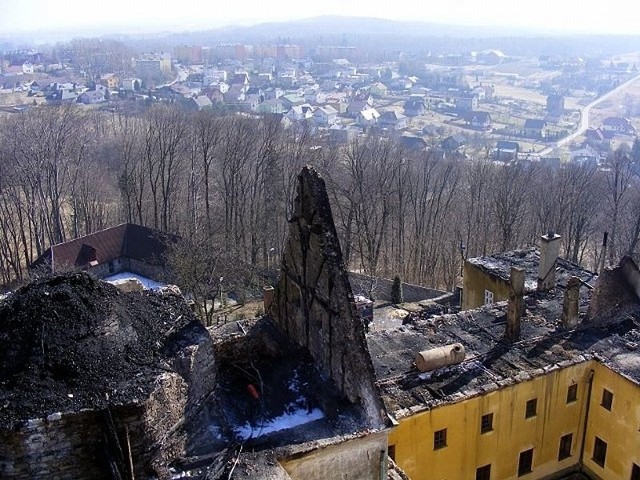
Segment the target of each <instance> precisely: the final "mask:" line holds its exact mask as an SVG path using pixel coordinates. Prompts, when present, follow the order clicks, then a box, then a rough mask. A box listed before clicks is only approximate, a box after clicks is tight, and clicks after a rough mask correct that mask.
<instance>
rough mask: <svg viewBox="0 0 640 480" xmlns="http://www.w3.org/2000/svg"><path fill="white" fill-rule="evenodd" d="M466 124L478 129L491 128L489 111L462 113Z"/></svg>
mask: <svg viewBox="0 0 640 480" xmlns="http://www.w3.org/2000/svg"><path fill="white" fill-rule="evenodd" d="M464 121H465V122H466V124H467V125H469V126H471V127H472V128H475V129H478V130H491V115H490V114H489V112H481V111H477V112H467V113H466V114H465V115H464Z"/></svg>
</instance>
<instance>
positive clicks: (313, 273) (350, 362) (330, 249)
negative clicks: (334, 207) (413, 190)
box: [271, 167, 384, 426]
mask: <svg viewBox="0 0 640 480" xmlns="http://www.w3.org/2000/svg"><path fill="white" fill-rule="evenodd" d="M271 313H272V315H273V317H274V319H275V321H276V323H278V324H279V326H280V327H281V328H282V329H283V330H285V332H286V333H287V335H288V336H289V337H290V338H291V339H292V340H293V341H294V342H296V343H297V344H298V345H300V346H302V347H305V348H307V349H308V350H309V352H310V353H311V355H312V357H313V358H314V360H315V361H316V362H317V363H318V367H319V369H320V370H321V371H322V372H323V373H324V374H325V375H327V376H328V377H330V378H331V379H332V380H333V381H334V383H335V384H336V385H337V387H338V389H339V390H340V391H341V392H342V394H343V395H345V396H346V397H347V398H348V399H349V400H350V401H351V402H353V403H355V404H359V405H361V406H362V407H363V408H364V410H365V412H366V416H367V418H368V419H369V421H370V422H371V423H372V424H375V425H376V426H378V425H381V424H382V423H383V418H384V407H383V406H382V402H381V400H380V396H379V392H378V389H377V387H376V385H375V381H374V374H373V364H372V362H371V357H370V355H369V351H368V349H367V344H366V340H365V332H364V325H363V324H362V322H361V321H360V319H359V318H358V315H357V312H356V306H355V302H354V299H353V293H352V291H351V286H350V284H349V278H348V276H347V271H346V269H345V267H344V263H343V260H342V252H341V250H340V245H339V243H338V236H337V234H336V229H335V225H334V223H333V217H332V214H331V208H330V205H329V199H328V196H327V192H326V189H325V184H324V180H322V178H321V177H320V176H319V175H318V173H317V172H316V171H315V170H313V169H312V168H311V167H305V168H304V169H303V170H302V172H301V173H300V175H299V177H298V187H297V196H296V200H295V205H294V213H293V217H292V218H291V219H290V220H289V237H288V239H287V242H286V244H285V248H284V251H283V255H282V266H281V272H280V280H279V283H278V286H277V288H276V292H275V297H274V301H273V303H272V309H271Z"/></svg>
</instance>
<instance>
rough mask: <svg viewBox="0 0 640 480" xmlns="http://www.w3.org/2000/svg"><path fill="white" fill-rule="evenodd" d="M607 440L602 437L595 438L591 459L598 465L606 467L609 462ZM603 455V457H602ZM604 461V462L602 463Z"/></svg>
mask: <svg viewBox="0 0 640 480" xmlns="http://www.w3.org/2000/svg"><path fill="white" fill-rule="evenodd" d="M607 446H608V445H607V442H605V441H604V440H602V439H601V438H600V437H597V436H596V437H595V438H594V440H593V455H592V456H591V460H593V463H595V464H596V465H599V466H600V467H602V468H604V466H605V465H606V463H607ZM600 457H602V458H600ZM600 462H602V463H600Z"/></svg>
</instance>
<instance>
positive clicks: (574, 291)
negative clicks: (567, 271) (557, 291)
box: [562, 277, 582, 328]
mask: <svg viewBox="0 0 640 480" xmlns="http://www.w3.org/2000/svg"><path fill="white" fill-rule="evenodd" d="M580 285H582V281H581V280H580V279H579V278H578V277H571V278H569V280H568V281H567V286H566V287H565V290H564V303H563V304H562V326H563V327H564V328H574V327H575V326H576V325H578V320H579V319H580V314H579V312H578V306H579V301H580Z"/></svg>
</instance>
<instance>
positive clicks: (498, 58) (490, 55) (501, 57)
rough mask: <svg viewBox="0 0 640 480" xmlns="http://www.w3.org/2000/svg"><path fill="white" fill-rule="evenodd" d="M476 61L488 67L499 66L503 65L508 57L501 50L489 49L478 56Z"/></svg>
mask: <svg viewBox="0 0 640 480" xmlns="http://www.w3.org/2000/svg"><path fill="white" fill-rule="evenodd" d="M476 59H477V61H478V62H479V63H484V64H487V65H499V64H501V63H503V62H504V61H505V60H506V59H507V56H506V55H505V54H504V53H503V52H501V51H500V50H495V49H489V50H484V51H482V52H478V53H477V54H476Z"/></svg>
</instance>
